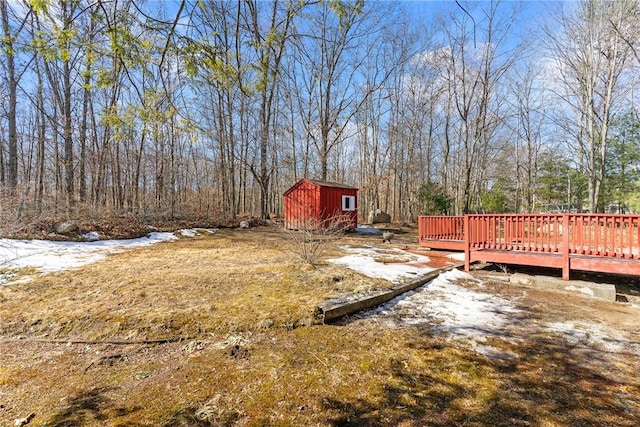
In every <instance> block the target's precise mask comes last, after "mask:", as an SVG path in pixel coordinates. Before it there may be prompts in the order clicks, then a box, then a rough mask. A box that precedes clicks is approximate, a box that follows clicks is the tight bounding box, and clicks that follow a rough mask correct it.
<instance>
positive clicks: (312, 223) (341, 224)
mask: <svg viewBox="0 0 640 427" xmlns="http://www.w3.org/2000/svg"><path fill="white" fill-rule="evenodd" d="M351 222H352V221H351V218H350V217H349V216H348V215H336V216H333V217H331V218H327V219H322V218H318V217H310V218H307V219H305V220H304V221H303V223H302V227H301V228H300V229H298V230H287V233H288V236H289V242H290V245H291V251H292V252H293V253H295V254H296V255H297V256H298V257H299V258H300V259H301V260H302V261H304V262H306V263H308V264H311V265H315V264H316V263H317V262H318V260H319V259H320V258H321V257H322V256H323V255H324V253H325V248H326V244H327V243H328V242H330V241H333V240H335V239H337V238H339V237H340V236H342V234H344V232H345V231H347V230H348V229H349V227H350V226H351Z"/></svg>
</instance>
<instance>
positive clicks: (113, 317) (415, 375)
mask: <svg viewBox="0 0 640 427" xmlns="http://www.w3.org/2000/svg"><path fill="white" fill-rule="evenodd" d="M401 231H402V230H396V237H395V238H394V240H393V242H392V244H391V245H388V244H383V243H382V239H381V238H380V236H372V235H347V236H344V237H342V238H340V239H336V240H331V241H330V242H328V243H327V245H326V248H325V249H326V253H325V255H324V257H323V258H322V261H321V262H319V263H318V265H317V266H315V267H311V266H308V265H306V264H305V263H304V262H301V261H299V260H297V259H296V258H295V256H294V255H293V252H292V250H291V247H290V239H289V238H288V237H287V233H285V232H283V231H281V230H279V229H276V228H273V227H257V228H254V229H250V230H220V231H219V232H217V233H215V234H213V235H199V236H197V237H195V238H183V239H180V240H178V241H176V242H169V243H161V244H158V245H156V246H153V247H149V248H144V249H138V250H134V251H130V252H126V253H122V254H117V255H112V256H109V257H108V258H107V260H105V261H103V262H100V263H96V264H91V265H88V266H85V267H82V268H80V269H77V270H74V271H67V272H64V273H56V274H49V275H46V276H39V275H34V276H33V277H34V278H33V280H31V281H30V282H26V283H20V284H15V285H7V286H3V287H0V425H14V423H15V422H16V420H18V419H25V420H24V421H25V424H24V425H27V419H28V425H38V426H81V425H96V426H103V425H108V426H158V425H159V426H209V425H216V426H217V425H247V426H258V425H278V426H279V425H291V426H299V425H321V426H340V425H372V426H373V425H403V426H425V425H426V426H459V425H466V426H486V425H492V426H496V425H497V426H500V425H502V426H513V425H515V426H540V425H543V426H601V425H610V426H635V425H637V424H638V420H640V329H639V328H638V320H639V319H640V308H638V306H637V305H636V303H635V302H634V301H635V300H634V298H635V296H636V293H637V292H638V289H640V288H638V287H637V286H636V284H635V282H633V280H626V279H622V278H613V279H614V280H617V281H618V282H620V283H619V288H620V290H621V296H623V297H624V298H621V301H622V302H616V303H611V302H604V301H597V300H593V299H587V298H585V297H579V296H575V295H571V294H567V293H562V292H553V291H540V290H535V289H531V288H527V289H525V288H520V287H515V286H513V285H511V284H509V283H508V282H506V281H505V277H506V274H505V273H504V272H502V271H490V270H480V271H475V272H473V273H472V277H471V278H467V279H462V280H458V281H457V282H456V283H455V286H458V287H460V288H462V289H464V290H466V291H469V292H475V293H477V294H478V295H480V297H481V298H484V299H486V300H491V301H506V302H508V304H507V305H508V306H509V307H510V309H509V310H507V309H505V310H503V312H502V313H498V314H499V315H501V316H504V318H505V319H507V321H505V322H504V324H502V326H501V327H500V328H494V327H489V326H487V325H484V324H482V323H481V322H480V323H478V324H477V325H476V326H475V327H474V329H476V330H480V331H481V332H482V333H481V335H482V342H481V343H480V342H475V343H474V342H471V341H470V340H469V339H466V338H463V339H457V338H456V333H455V332H453V331H452V330H451V329H446V328H444V326H445V325H446V322H443V321H442V319H441V318H438V317H430V316H429V313H426V315H425V314H424V313H419V312H418V313H417V312H416V311H415V309H414V308H412V310H413V311H410V310H406V311H403V310H402V309H401V308H400V307H402V305H403V304H409V303H410V299H409V298H406V300H405V301H404V303H403V304H396V307H390V308H389V310H390V313H389V314H387V315H382V314H380V313H376V312H369V313H363V314H359V315H356V316H352V317H350V318H347V319H344V320H343V321H341V322H339V323H338V324H334V325H318V324H314V317H313V314H314V309H315V307H317V305H318V304H320V303H322V302H324V301H327V300H328V299H332V298H336V297H339V296H341V295H347V294H358V293H362V294H366V293H369V292H371V291H374V290H380V289H384V288H385V287H387V286H389V284H388V282H386V281H384V280H381V279H370V278H368V277H366V276H363V275H361V274H358V273H355V272H353V271H350V270H349V269H347V268H345V267H341V266H336V265H334V264H331V263H328V262H326V259H328V258H332V257H338V256H340V255H341V254H342V250H341V247H342V246H344V245H354V246H355V245H376V246H380V247H389V246H391V247H397V248H401V249H412V250H416V249H418V248H417V246H416V245H415V233H413V232H411V230H408V232H406V233H402V232H401ZM430 255H431V259H432V261H431V262H432V265H433V266H434V267H440V266H443V265H446V264H447V263H449V262H451V261H450V259H449V258H446V257H444V256H442V255H443V254H441V253H436V252H433V253H431V254H430ZM428 288H429V286H426V287H425V290H424V292H429V289H428ZM419 292H423V291H419ZM419 292H418V293H416V295H418V294H419ZM418 296H419V295H418ZM423 296H424V295H423ZM411 298H413V297H411ZM625 301H626V302H625ZM459 304H460V305H461V306H464V305H465V301H459ZM498 311H500V310H498ZM408 317H413V318H414V320H415V318H416V317H419V318H420V321H419V322H408V321H406V320H407V318H408ZM487 349H489V350H490V351H486V350H487Z"/></svg>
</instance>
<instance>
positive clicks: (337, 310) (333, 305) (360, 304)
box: [317, 263, 464, 323]
mask: <svg viewBox="0 0 640 427" xmlns="http://www.w3.org/2000/svg"><path fill="white" fill-rule="evenodd" d="M461 267H464V263H457V264H452V265H449V266H446V267H443V268H438V269H436V270H433V271H430V272H429V273H427V274H425V275H424V276H421V277H419V278H417V279H415V280H412V281H411V282H408V283H402V284H400V285H397V286H396V287H394V288H391V289H388V290H385V291H383V292H381V293H379V294H375V295H369V296H366V297H364V298H361V299H358V300H354V301H340V302H331V301H329V302H327V303H324V304H321V305H319V306H318V309H317V314H318V316H317V318H318V320H319V321H321V322H322V323H330V322H333V321H336V320H338V319H340V318H342V317H344V316H347V315H349V314H354V313H357V312H359V311H362V310H367V309H370V308H372V307H376V306H378V305H380V304H383V303H385V302H387V301H390V300H392V299H393V298H395V297H397V296H398V295H400V294H403V293H405V292H408V291H411V290H413V289H416V288H418V287H420V286H422V285H424V284H425V283H427V282H430V281H431V280H433V279H435V278H436V277H438V275H440V273H444V272H445V271H449V270H453V269H454V268H461Z"/></svg>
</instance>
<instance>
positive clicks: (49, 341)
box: [0, 337, 195, 345]
mask: <svg viewBox="0 0 640 427" xmlns="http://www.w3.org/2000/svg"><path fill="white" fill-rule="evenodd" d="M194 338H195V337H170V338H158V339H152V340H84V339H61V338H60V339H47V338H0V342H20V341H24V342H39V343H45V344H91V345H95V344H114V345H129V344H168V343H172V342H180V341H185V340H192V339H194Z"/></svg>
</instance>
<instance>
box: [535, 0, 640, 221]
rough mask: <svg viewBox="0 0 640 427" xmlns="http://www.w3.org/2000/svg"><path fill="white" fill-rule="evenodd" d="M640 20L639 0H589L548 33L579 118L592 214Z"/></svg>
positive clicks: (562, 94) (576, 130)
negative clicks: (558, 26) (613, 121)
mask: <svg viewBox="0 0 640 427" xmlns="http://www.w3.org/2000/svg"><path fill="white" fill-rule="evenodd" d="M639 19H640V9H639V6H638V2H637V1H634V0H621V1H616V2H609V1H601V0H584V1H581V2H580V3H579V4H578V5H577V7H576V8H575V9H573V10H570V11H568V12H566V11H562V13H561V14H560V16H559V17H558V20H559V24H560V28H561V31H560V32H559V33H557V34H556V32H553V33H552V32H551V31H548V32H547V38H548V42H549V47H550V52H551V58H552V59H553V60H554V62H555V64H556V65H557V67H558V70H559V73H560V87H559V88H558V89H557V90H556V91H555V92H556V95H558V96H559V98H560V99H561V100H562V101H563V102H564V104H565V105H566V106H567V107H568V108H569V109H570V110H571V112H572V114H573V116H574V117H575V119H574V125H573V126H572V127H571V133H572V135H573V138H574V141H575V146H576V149H577V150H578V151H579V153H580V154H581V157H582V158H583V159H584V162H583V167H584V168H585V170H586V171H587V175H588V185H589V188H588V195H589V206H588V209H589V211H590V212H596V211H597V210H598V209H599V202H600V193H601V187H602V182H603V180H604V177H605V166H606V160H607V153H608V150H607V145H608V141H607V139H608V136H609V129H610V126H611V121H612V120H613V118H614V117H615V115H616V109H617V108H618V103H619V102H620V101H621V99H622V97H623V96H624V94H625V93H624V90H623V89H624V79H623V78H622V77H623V75H624V73H625V71H626V70H627V69H628V67H629V66H630V59H631V58H632V54H633V51H632V46H633V43H631V44H630V43H629V41H630V40H633V39H634V37H633V36H632V34H630V31H633V30H634V29H635V28H636V23H637V22H638V20H639Z"/></svg>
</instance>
